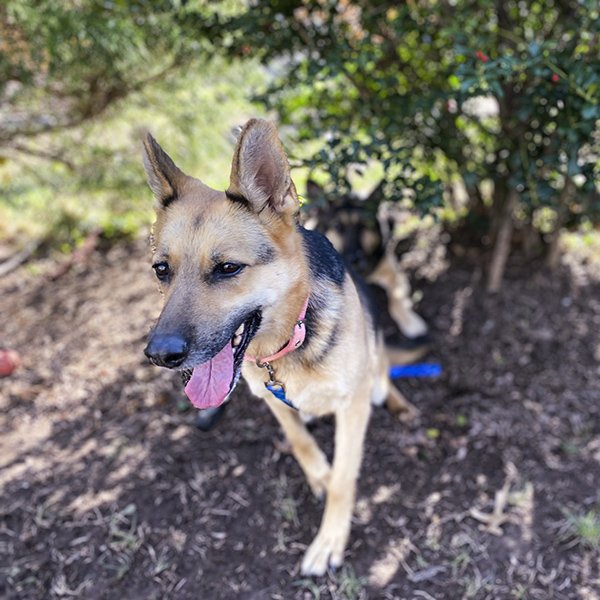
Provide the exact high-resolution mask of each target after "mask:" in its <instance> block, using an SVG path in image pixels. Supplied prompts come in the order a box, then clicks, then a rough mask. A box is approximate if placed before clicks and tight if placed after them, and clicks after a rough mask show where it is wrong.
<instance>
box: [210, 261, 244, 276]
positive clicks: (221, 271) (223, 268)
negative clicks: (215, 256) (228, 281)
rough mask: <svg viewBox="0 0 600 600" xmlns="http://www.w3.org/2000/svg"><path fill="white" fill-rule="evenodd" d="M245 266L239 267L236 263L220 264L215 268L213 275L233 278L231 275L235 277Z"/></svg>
mask: <svg viewBox="0 0 600 600" xmlns="http://www.w3.org/2000/svg"><path fill="white" fill-rule="evenodd" d="M244 266H245V265H240V264H238V263H231V262H226V263H221V264H220V265H217V266H216V267H215V271H214V272H215V274H216V275H221V276H222V277H233V275H237V274H238V273H239V272H240V271H241V270H242V269H243V268H244Z"/></svg>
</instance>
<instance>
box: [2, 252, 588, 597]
mask: <svg viewBox="0 0 600 600" xmlns="http://www.w3.org/2000/svg"><path fill="white" fill-rule="evenodd" d="M148 271H149V269H148V267H147V263H146V256H145V248H144V246H143V244H136V245H133V246H118V247H114V248H112V249H111V250H109V251H108V252H107V253H104V254H98V255H96V256H95V257H94V258H93V259H92V261H91V262H90V263H89V264H88V265H86V266H85V267H81V268H80V270H79V271H78V272H72V273H69V274H67V275H65V276H64V277H63V278H62V279H61V280H59V281H58V282H55V283H53V284H50V283H48V282H45V281H44V280H43V278H42V277H40V276H33V275H25V274H24V273H23V272H17V273H13V274H11V276H9V277H8V278H6V280H5V281H3V282H2V290H1V291H0V293H1V294H2V302H3V307H4V306H6V307H7V310H6V314H7V318H6V321H5V322H6V326H5V327H4V331H3V333H2V338H0V345H6V346H10V347H13V348H16V349H17V350H19V352H20V353H21V354H22V355H23V357H24V366H23V368H22V369H21V370H20V371H18V372H17V373H16V374H15V375H14V376H13V377H11V378H9V379H5V380H2V381H1V382H0V385H1V386H2V388H1V389H2V400H1V404H2V409H3V411H2V412H3V414H2V417H1V420H0V432H1V438H0V446H1V448H0V450H1V457H2V458H1V465H0V466H1V467H2V471H1V472H0V482H1V485H2V505H1V510H2V526H1V529H0V555H1V558H0V565H2V566H1V567H0V594H2V597H6V598H62V597H81V598H86V599H87V598H106V599H108V598H144V599H151V598H181V599H188V598H189V599H191V598H205V599H213V598H214V599H221V598H223V599H225V598H244V599H246V598H247V599H250V598H256V599H262V598H265V599H266V598H274V599H276V598H281V599H286V600H287V599H289V598H316V597H321V598H340V599H341V598H343V599H346V598H366V597H369V598H438V599H439V598H448V599H456V598H477V599H478V598H532V599H536V598H539V599H542V598H543V599H549V598H561V599H569V598H581V599H584V600H586V599H592V598H595V597H596V596H594V595H593V594H594V593H595V592H594V590H597V589H598V586H599V585H600V580H599V564H598V561H599V558H598V552H597V548H595V547H594V544H595V543H596V544H597V543H598V542H600V531H598V532H596V537H594V535H593V530H592V533H590V532H589V531H588V530H585V529H584V528H583V527H582V523H584V524H585V521H582V519H585V518H586V517H587V516H589V515H592V517H593V516H595V517H596V518H598V515H599V513H600V510H599V507H600V492H599V491H598V481H599V480H600V418H599V416H600V415H599V412H600V377H599V375H600V333H599V332H600V284H599V283H598V280H597V279H596V280H595V279H594V278H593V277H592V276H589V277H586V276H585V274H586V271H585V267H584V266H581V265H580V271H578V272H576V273H575V275H576V277H575V276H574V271H573V269H572V268H571V269H567V268H565V269H564V270H563V272H562V273H561V274H560V276H559V277H556V278H554V279H549V278H547V277H545V276H543V275H540V276H539V277H530V276H528V275H527V273H526V272H525V270H524V269H522V268H520V267H519V266H513V268H512V269H511V270H510V272H509V278H508V280H507V282H506V285H505V286H504V289H503V291H502V293H501V294H499V295H497V296H494V297H490V296H486V295H485V294H484V293H483V292H482V290H481V286H480V283H479V279H478V276H477V271H476V270H474V269H473V268H472V267H470V266H468V265H454V266H453V267H452V268H451V269H450V270H448V271H447V272H446V273H445V274H444V275H443V276H441V277H440V279H438V280H437V281H436V282H434V283H427V282H420V287H422V288H423V290H424V300H423V302H422V304H421V306H420V310H421V312H422V313H423V314H424V316H425V317H426V318H427V319H428V321H429V322H430V323H431V324H432V327H433V330H434V332H435V335H436V339H437V343H436V348H435V354H434V355H433V356H432V358H435V359H436V360H440V361H441V362H442V364H443V366H444V370H445V372H444V375H443V377H442V378H440V379H439V380H437V381H430V380H420V381H418V380H403V381H401V382H400V384H399V385H400V387H401V389H402V391H403V392H404V393H405V395H406V396H407V397H408V398H409V399H410V400H411V401H412V402H413V403H414V404H415V405H417V406H418V408H419V409H420V411H421V415H420V417H419V418H418V419H417V420H416V421H415V422H413V423H411V424H408V425H406V424H401V423H399V422H396V421H394V419H393V418H392V417H391V416H390V415H389V414H388V413H387V412H385V410H378V411H376V412H375V413H374V415H373V419H372V422H371V425H370V429H369V434H368V438H367V446H366V450H365V460H364V464H363V469H362V475H361V479H360V484H359V499H358V505H357V509H356V511H355V519H354V526H353V533H352V539H351V542H350V546H349V549H348V552H347V566H346V567H344V569H343V570H342V571H340V572H338V573H335V574H330V575H329V576H327V577H324V578H321V579H315V580H306V579H303V578H302V577H301V576H300V575H299V572H298V565H299V561H300V558H301V556H302V553H303V551H304V549H305V548H306V546H307V544H308V543H309V542H310V541H311V539H312V536H313V535H314V534H315V533H316V529H317V526H318V522H319V518H320V514H321V511H322V507H321V506H320V504H319V502H317V501H316V500H315V499H313V498H312V497H311V496H310V493H309V490H308V488H307V486H306V485H305V483H304V480H303V477H302V474H301V472H300V469H299V468H298V466H297V465H296V463H295V462H294V460H293V459H292V457H291V456H289V455H288V454H286V453H285V450H284V447H283V445H282V444H280V443H277V440H278V439H279V432H278V428H277V426H276V424H275V422H274V420H273V419H272V418H271V416H270V414H269V413H268V411H267V409H266V408H265V407H264V406H263V405H262V404H261V403H260V402H259V401H257V400H256V399H253V398H252V397H251V396H250V395H249V394H248V392H247V391H246V390H245V389H244V388H240V389H239V390H238V391H237V393H236V397H235V398H234V399H233V401H232V402H231V405H230V407H229V409H228V411H227V413H226V415H225V417H224V419H223V420H222V421H221V422H220V424H219V425H218V427H217V429H216V430H214V431H211V432H210V433H201V432H199V431H197V430H195V428H194V427H193V414H192V411H190V410H189V409H188V407H187V403H186V402H185V400H184V398H183V396H182V394H181V384H180V382H179V381H178V378H177V377H176V376H174V375H173V374H170V373H165V372H162V371H160V370H158V369H155V368H153V367H151V366H149V365H147V364H146V363H145V361H144V360H143V356H142V353H141V350H142V347H143V340H144V337H145V333H146V331H147V330H148V329H149V327H150V325H151V322H152V319H153V318H155V317H156V315H157V313H158V304H159V302H158V294H157V292H156V289H155V285H154V283H153V281H152V279H151V276H150V275H149V274H148ZM582 273H583V275H582ZM2 312H3V313H5V310H4V308H3V311H2ZM332 431H333V427H332V423H331V422H330V421H325V422H323V423H320V424H318V425H317V427H316V429H315V435H316V436H317V438H318V439H319V440H320V442H321V443H322V445H323V446H324V447H325V448H326V449H327V451H328V452H329V453H330V452H331V443H330V438H331V434H332ZM591 523H592V524H593V518H592V521H591Z"/></svg>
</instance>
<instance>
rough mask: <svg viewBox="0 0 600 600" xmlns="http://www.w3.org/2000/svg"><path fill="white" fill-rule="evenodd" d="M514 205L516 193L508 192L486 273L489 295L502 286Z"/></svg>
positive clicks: (510, 236)
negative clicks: (488, 268)
mask: <svg viewBox="0 0 600 600" xmlns="http://www.w3.org/2000/svg"><path fill="white" fill-rule="evenodd" d="M516 203H517V193H516V192H515V191H514V190H509V192H508V197H507V199H506V202H505V203H504V207H503V210H502V213H501V215H500V218H499V220H498V229H497V235H496V243H495V244H494V252H493V254H492V261H491V263H490V270H489V273H488V281H487V291H488V292H491V293H495V292H498V291H499V290H500V286H501V284H502V277H503V276H504V269H505V268H506V261H507V260H508V255H509V254H510V243H511V239H512V232H513V210H514V207H515V204H516Z"/></svg>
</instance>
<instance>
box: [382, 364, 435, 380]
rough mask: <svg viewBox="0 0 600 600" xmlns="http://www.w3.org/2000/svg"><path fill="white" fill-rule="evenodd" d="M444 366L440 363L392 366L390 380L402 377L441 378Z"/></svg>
mask: <svg viewBox="0 0 600 600" xmlns="http://www.w3.org/2000/svg"><path fill="white" fill-rule="evenodd" d="M441 374H442V366H441V365H440V364H439V363H415V364H414V365H392V366H391V367H390V370H389V375H390V379H400V378H401V377H439V376H440V375H441Z"/></svg>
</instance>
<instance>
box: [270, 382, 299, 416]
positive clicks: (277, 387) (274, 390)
mask: <svg viewBox="0 0 600 600" xmlns="http://www.w3.org/2000/svg"><path fill="white" fill-rule="evenodd" d="M265 387H266V388H267V389H268V390H269V391H270V392H271V394H273V396H275V398H277V399H278V400H281V401H282V402H283V403H284V404H287V405H288V406H289V407H290V408H293V409H294V410H298V409H297V408H296V407H295V406H294V405H293V403H292V401H291V400H290V399H289V398H288V397H287V396H286V395H285V388H284V387H283V386H282V385H281V384H279V383H273V384H269V383H265Z"/></svg>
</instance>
